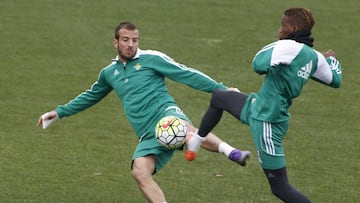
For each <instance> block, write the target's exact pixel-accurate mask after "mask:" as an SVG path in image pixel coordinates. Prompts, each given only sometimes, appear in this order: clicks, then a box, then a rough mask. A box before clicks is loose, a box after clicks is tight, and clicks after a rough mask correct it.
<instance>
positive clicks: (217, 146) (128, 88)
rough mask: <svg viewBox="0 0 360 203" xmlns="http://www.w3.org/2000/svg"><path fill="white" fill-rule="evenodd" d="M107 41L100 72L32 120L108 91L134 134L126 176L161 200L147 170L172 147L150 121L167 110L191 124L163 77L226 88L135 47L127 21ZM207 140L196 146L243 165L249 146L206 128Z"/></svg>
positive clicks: (66, 111)
mask: <svg viewBox="0 0 360 203" xmlns="http://www.w3.org/2000/svg"><path fill="white" fill-rule="evenodd" d="M113 43H114V47H115V49H116V51H117V57H116V59H114V60H113V61H112V62H111V64H110V65H108V66H107V67H105V68H103V69H102V70H101V71H100V73H99V77H98V79H97V81H96V82H95V83H94V84H93V85H92V86H91V88H90V89H89V90H86V91H85V92H83V93H81V94H80V95H78V96H77V97H75V98H74V99H73V100H71V101H70V102H69V103H67V104H65V105H62V106H59V107H57V108H56V109H55V110H54V111H50V112H47V113H45V114H43V115H42V116H41V117H40V118H39V120H38V123H37V125H39V126H40V125H43V128H46V127H47V126H48V125H49V124H51V123H52V122H54V121H56V120H57V119H59V118H63V117H67V116H71V115H74V114H75V113H78V112H81V111H83V110H86V109H87V108H89V107H91V106H92V105H94V104H96V103H97V102H99V101H100V100H101V99H103V98H104V97H105V96H106V95H108V94H109V93H110V92H111V91H112V90H114V91H115V93H116V94H117V95H118V97H119V98H120V100H121V102H122V106H123V108H124V111H125V114H126V117H127V119H128V120H129V122H130V124H131V125H132V127H133V129H134V131H135V134H136V135H137V137H138V139H139V144H138V145H137V147H136V150H135V152H134V155H133V157H132V165H131V168H132V176H133V177H134V179H135V180H136V182H137V184H138V186H139V188H140V190H141V191H142V193H143V194H144V196H145V197H146V199H147V200H148V201H149V202H157V203H158V202H166V199H165V195H164V193H163V191H162V190H161V188H160V187H159V186H158V184H157V183H156V182H155V181H154V179H153V177H152V175H153V174H155V173H156V172H158V171H159V170H160V169H161V168H162V167H164V166H165V165H166V163H167V162H168V161H169V160H170V158H171V157H172V155H173V153H174V150H171V149H166V148H165V147H163V146H161V145H160V144H159V143H158V142H157V140H156V138H155V130H154V129H155V124H156V123H157V122H158V121H159V120H160V119H161V118H163V117H165V116H169V115H173V116H177V117H179V118H181V119H183V120H184V121H185V122H186V123H187V126H188V129H189V132H195V131H196V130H197V129H196V128H195V127H194V126H193V125H192V124H191V122H190V120H189V118H188V117H187V116H186V115H185V114H184V113H183V112H182V110H181V109H180V108H179V107H178V105H177V103H176V102H175V100H174V98H173V97H172V96H170V95H169V92H168V89H167V87H166V84H165V77H167V78H169V79H171V80H174V81H176V82H179V83H183V84H186V85H188V86H190V87H192V88H194V89H197V90H200V91H204V92H208V93H211V92H213V91H214V90H216V89H226V88H227V87H226V86H225V85H223V84H222V83H218V82H216V81H215V80H213V79H212V78H210V77H209V76H207V75H205V74H204V73H202V72H200V71H197V70H194V69H192V68H189V67H187V66H185V65H182V64H179V63H177V62H175V61H174V60H173V59H171V58H170V57H168V56H167V55H165V54H163V53H160V52H158V51H152V50H141V49H139V47H138V46H139V30H138V28H137V27H136V25H134V24H133V23H131V22H122V23H120V24H119V25H118V26H117V27H116V29H115V38H114V42H113ZM207 141H208V142H206V143H204V144H203V145H202V146H203V147H204V148H205V149H207V150H209V151H212V152H219V153H222V154H224V155H226V156H227V157H228V158H229V159H230V160H232V161H234V162H236V163H239V164H240V165H245V164H246V162H245V161H246V160H247V159H248V157H249V155H250V152H249V151H240V150H238V149H235V148H234V147H232V146H230V145H229V144H227V143H226V142H223V141H222V140H220V139H219V138H218V137H216V136H215V135H213V134H211V133H210V134H209V135H208V139H207ZM232 154H235V155H237V156H234V155H232ZM239 154H240V155H241V156H239Z"/></svg>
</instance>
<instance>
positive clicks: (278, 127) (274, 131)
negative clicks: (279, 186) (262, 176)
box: [249, 117, 288, 169]
mask: <svg viewBox="0 0 360 203" xmlns="http://www.w3.org/2000/svg"><path fill="white" fill-rule="evenodd" d="M249 126H250V131H251V135H252V137H253V140H254V144H255V146H256V151H257V153H258V158H259V162H260V164H261V167H262V168H263V169H279V168H283V167H285V166H286V161H285V155H284V149H283V145H282V141H283V139H284V137H285V134H286V132H287V129H288V121H284V122H280V123H269V122H265V121H259V120H256V119H254V118H251V117H250V118H249Z"/></svg>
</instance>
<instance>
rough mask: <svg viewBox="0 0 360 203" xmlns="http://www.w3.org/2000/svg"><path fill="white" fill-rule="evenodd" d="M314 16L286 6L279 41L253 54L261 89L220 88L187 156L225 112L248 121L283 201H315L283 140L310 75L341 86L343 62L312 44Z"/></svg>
mask: <svg viewBox="0 0 360 203" xmlns="http://www.w3.org/2000/svg"><path fill="white" fill-rule="evenodd" d="M314 23H315V21H314V18H313V16H312V13H311V12H310V10H308V9H305V8H289V9H287V10H285V12H284V15H283V16H282V19H281V26H280V29H279V40H278V41H275V42H273V43H271V44H269V45H266V46H265V47H263V48H262V49H261V50H260V51H259V52H258V53H257V54H256V55H255V57H254V59H253V62H252V66H253V68H254V71H255V72H256V73H258V74H260V75H264V76H265V78H264V81H263V83H262V85H261V87H260V90H259V91H258V93H256V94H255V93H251V94H249V95H246V94H244V93H241V92H239V91H236V89H234V90H235V91H229V90H227V91H226V90H216V91H215V92H214V93H213V94H212V98H211V101H210V106H209V108H208V110H207V112H206V113H205V115H204V117H203V119H202V122H201V124H200V127H199V130H198V133H197V134H194V135H193V136H191V139H189V140H188V142H187V150H188V151H187V152H186V153H187V156H186V157H187V159H188V160H190V161H191V160H193V159H194V158H195V155H196V154H195V153H196V151H197V150H198V148H199V144H200V143H201V142H202V141H203V140H205V139H206V138H207V137H206V135H207V133H208V132H210V131H211V130H212V129H213V128H214V127H215V126H216V125H217V123H218V121H219V120H220V119H221V116H222V113H223V111H224V110H225V111H227V112H229V113H230V114H231V115H233V116H234V117H235V118H236V119H238V120H240V121H241V122H243V123H245V124H247V125H249V127H250V131H251V134H252V137H253V140H254V143H255V146H256V150H257V153H258V158H259V162H260V164H261V167H262V168H263V171H264V173H265V175H266V178H267V179H268V181H269V184H270V187H271V190H272V193H273V194H274V195H275V196H276V197H278V198H279V199H281V200H283V201H284V202H291V203H294V202H295V203H296V202H310V200H309V199H308V197H306V196H305V195H304V194H302V193H300V192H299V191H297V190H296V189H295V188H294V187H292V186H291V185H290V183H289V181H288V177H287V173H286V163H285V155H284V151H283V145H282V141H283V139H284V138H285V135H286V133H287V130H288V122H289V118H290V114H289V112H288V109H289V107H290V106H291V103H292V100H293V99H294V98H296V97H298V96H299V95H300V93H301V90H302V88H303V86H304V85H305V84H306V83H307V81H308V80H309V79H313V80H315V81H318V82H320V83H322V84H324V85H328V86H330V87H333V88H338V87H340V85H341V81H342V70H341V65H340V64H339V62H338V61H337V60H336V59H335V52H334V51H332V50H329V51H327V52H325V53H324V54H322V53H320V52H318V51H316V50H315V49H313V48H312V47H313V38H312V37H311V29H312V28H313V25H314Z"/></svg>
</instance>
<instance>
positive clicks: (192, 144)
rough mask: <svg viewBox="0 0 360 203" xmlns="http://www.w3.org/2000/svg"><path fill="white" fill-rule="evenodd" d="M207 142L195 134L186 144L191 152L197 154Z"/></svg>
mask: <svg viewBox="0 0 360 203" xmlns="http://www.w3.org/2000/svg"><path fill="white" fill-rule="evenodd" d="M205 140H206V138H205V137H201V136H200V135H198V134H197V133H193V134H192V137H191V139H190V140H189V141H188V142H187V143H186V148H187V150H189V151H192V152H197V151H198V150H199V149H200V145H201V144H202V142H204V141H205Z"/></svg>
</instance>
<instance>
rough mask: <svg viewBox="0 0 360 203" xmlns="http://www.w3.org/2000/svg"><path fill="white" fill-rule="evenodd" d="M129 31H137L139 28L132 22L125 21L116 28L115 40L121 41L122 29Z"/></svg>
mask: <svg viewBox="0 0 360 203" xmlns="http://www.w3.org/2000/svg"><path fill="white" fill-rule="evenodd" d="M122 28H124V29H127V30H137V29H138V28H137V27H136V25H135V24H134V23H132V22H130V21H123V22H121V23H120V24H119V25H118V26H116V28H115V33H114V34H115V39H119V37H120V36H119V30H120V29H122Z"/></svg>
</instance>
